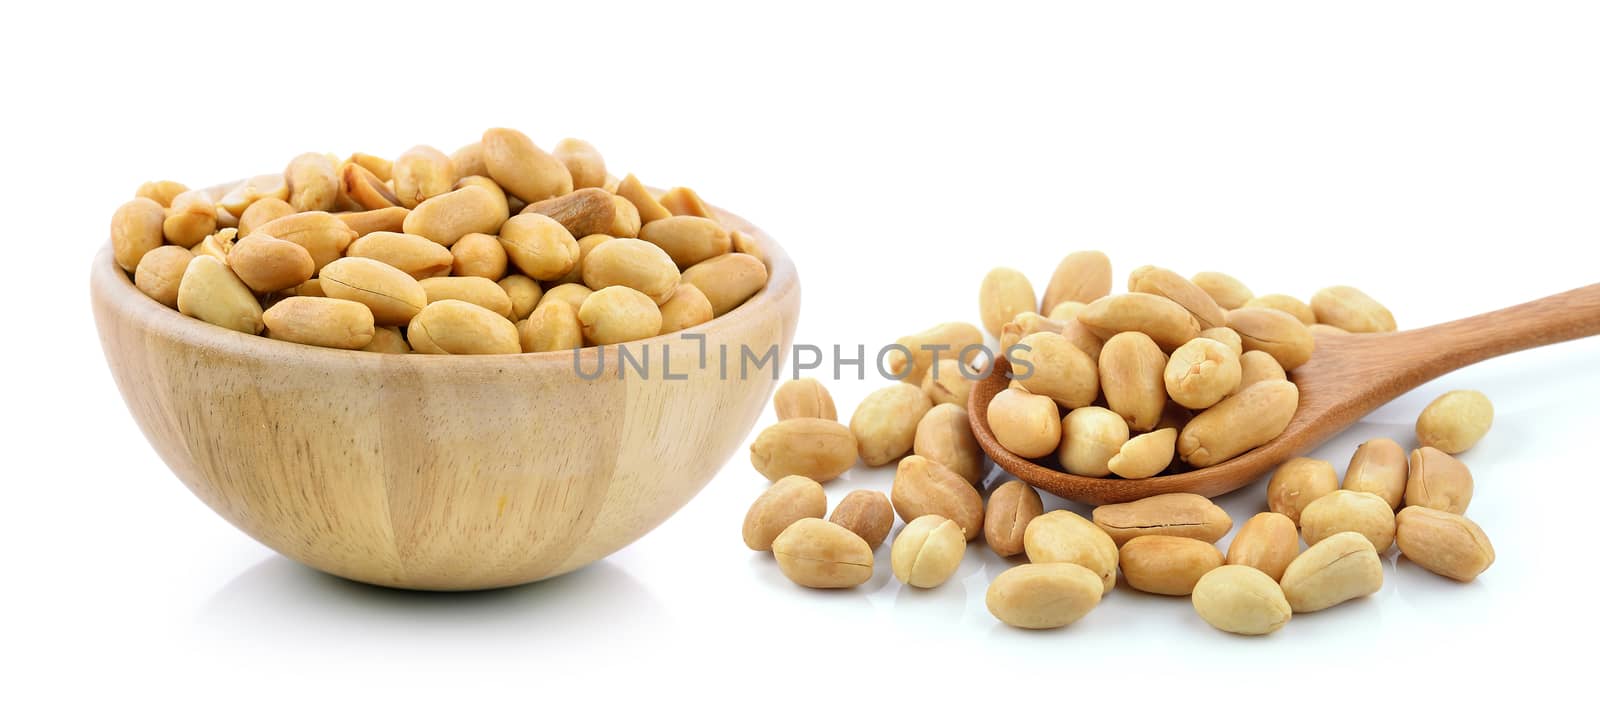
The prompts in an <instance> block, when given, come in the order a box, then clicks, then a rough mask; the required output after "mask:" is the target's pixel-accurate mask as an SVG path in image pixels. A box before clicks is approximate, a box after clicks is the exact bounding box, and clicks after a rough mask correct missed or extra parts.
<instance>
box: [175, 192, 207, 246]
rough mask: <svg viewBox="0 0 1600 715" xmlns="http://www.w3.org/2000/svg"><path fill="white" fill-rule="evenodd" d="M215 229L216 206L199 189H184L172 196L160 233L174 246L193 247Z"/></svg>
mask: <svg viewBox="0 0 1600 715" xmlns="http://www.w3.org/2000/svg"><path fill="white" fill-rule="evenodd" d="M216 230H217V207H216V204H214V203H212V202H211V197H210V196H209V195H207V194H206V192H205V191H203V190H201V189H193V190H190V191H185V192H183V193H181V194H178V195H177V196H175V197H173V198H172V206H171V207H169V208H168V209H167V215H166V218H165V219H164V220H163V221H162V223H161V233H162V234H163V235H165V236H166V237H167V242H168V243H171V244H173V245H175V246H183V247H184V248H193V247H194V245H195V244H197V243H199V242H200V241H201V240H203V239H205V237H206V236H209V235H211V234H212V233H215V232H216Z"/></svg>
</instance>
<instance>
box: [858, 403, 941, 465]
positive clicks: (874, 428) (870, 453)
mask: <svg viewBox="0 0 1600 715" xmlns="http://www.w3.org/2000/svg"><path fill="white" fill-rule="evenodd" d="M932 407H933V403H932V402H931V401H930V400H928V396H927V395H924V394H922V390H920V389H918V388H917V387H915V386H913V385H908V384H905V383H903V382H901V383H895V384H893V385H890V386H888V387H884V388H880V389H878V390H876V391H874V392H872V393H871V394H869V395H867V396H866V398H865V399H863V400H862V401H861V403H860V404H859V405H857V406H856V411H855V413H854V414H852V415H851V416H850V432H851V433H852V434H854V435H855V437H856V446H857V448H858V449H859V450H860V452H861V461H862V462H865V463H866V465H867V466H869V467H877V466H881V465H884V464H888V463H889V462H892V461H894V460H896V459H899V458H900V457H901V456H902V455H904V454H905V453H907V452H910V451H911V447H912V444H913V443H914V441H915V439H916V435H917V423H918V422H920V421H921V420H922V416H923V415H925V414H927V412H928V410H929V409H930V408H932Z"/></svg>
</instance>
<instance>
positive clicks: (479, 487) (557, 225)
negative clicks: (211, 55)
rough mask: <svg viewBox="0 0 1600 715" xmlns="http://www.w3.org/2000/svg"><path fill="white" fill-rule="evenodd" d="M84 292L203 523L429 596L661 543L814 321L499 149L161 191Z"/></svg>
mask: <svg viewBox="0 0 1600 715" xmlns="http://www.w3.org/2000/svg"><path fill="white" fill-rule="evenodd" d="M90 284H91V294H92V304H93V307H94V315H95V321H96V324H97V325H98V328H99V333H100V339H101V345H102V347H103V349H104V352H105V356H106V361H107V363H108V365H109V366H110V368H111V372H112V374H113V376H114V378H115V380H116V383H117V387H118V389H119V390H120V391H121V392H122V395H123V398H124V400H125V401H126V403H127V405H128V407H129V410H130V412H131V413H132V414H133V417H134V419H135V421H136V422H137V423H138V424H139V426H140V428H141V429H142V430H143V431H144V433H145V436H146V437H147V438H148V439H149V441H150V443H151V445H152V446H153V447H155V450H156V452H157V453H158V454H159V455H160V456H161V458H162V460H163V461H165V462H166V464H167V465H168V466H169V467H170V468H171V469H172V471H173V472H174V473H175V474H176V475H177V476H178V478H179V479H181V480H182V481H183V482H184V484H185V485H186V486H188V487H189V489H190V490H191V491H193V492H194V494H195V495H196V496H198V497H199V498H200V499H201V501H203V502H205V503H206V505H207V506H209V507H211V508H212V509H213V510H214V511H216V512H217V513H218V514H219V515H221V516H222V517H223V518H225V519H227V520H228V521H229V522H230V523H232V524H234V525H235V526H237V527H238V528H239V529H241V530H243V531H244V532H245V533H247V534H249V535H250V536H251V537H253V538H255V539H256V540H258V541H260V542H261V543H263V544H265V545H267V546H268V547H270V548H272V549H274V550H276V551H278V552H279V553H282V554H283V555H285V556H287V557H289V558H291V559H294V560H296V561H299V562H301V563H303V564H306V565H308V566H311V567H313V568H316V569H319V570H321V571H325V572H327V573H330V574H334V575H337V576H340V577H344V578H348V579H352V580H355V581H361V582H365V583H371V584H376V585H381V586H388V587H396V588H409V589H422V590H472V589H485V588H497V587H504V586H512V585H517V584H523V583H528V582H531V581H537V580H540V579H544V578H549V577H551V576H556V575H559V574H562V573H566V572H569V571H572V570H574V569H577V568H579V567H582V566H584V565H585V564H588V563H591V562H593V561H596V560H598V559H600V558H603V557H605V556H606V555H608V554H610V553H612V552H614V551H616V550H617V549H620V548H622V547H623V546H625V545H627V544H629V543H631V542H633V541H634V540H636V539H638V538H639V537H640V536H642V535H644V534H645V533H646V532H648V531H650V530H651V529H652V528H654V527H655V526H657V525H658V524H660V523H661V522H662V521H664V520H666V518H667V517H669V516H670V515H671V514H672V513H673V512H675V511H676V510H678V509H679V508H681V507H682V506H683V505H684V504H685V503H687V502H688V500H689V499H690V498H692V497H693V496H694V495H695V494H696V493H698V492H699V490H700V489H701V488H702V487H703V486H704V485H705V484H706V483H707V482H708V481H709V480H710V478H711V477H712V475H714V474H715V473H716V472H717V471H718V470H719V469H720V468H721V466H722V464H723V463H724V462H725V461H726V460H727V458H728V457H729V455H731V454H732V452H733V451H734V449H736V448H737V447H738V446H739V445H740V443H741V442H742V441H743V440H744V437H745V435H746V434H747V433H748V432H749V429H750V427H751V426H752V425H753V424H754V422H755V419H756V417H757V416H758V415H759V413H760V411H761V409H762V407H763V406H764V405H765V404H766V401H767V398H768V396H769V395H770V394H771V391H772V388H773V385H774V383H775V375H774V373H773V372H772V371H767V370H756V371H753V372H752V371H746V370H741V369H739V368H738V366H736V365H734V363H735V362H736V361H738V360H740V359H742V358H741V356H742V355H743V354H745V353H747V352H754V353H756V354H767V353H770V352H776V354H777V355H778V356H780V357H779V359H781V356H782V355H785V354H787V353H788V351H789V349H790V344H791V341H792V339H793V334H794V328H795V323H796V321H797V319H798V315H799V309H800V286H799V280H798V277H797V275H796V273H795V269H794V266H793V264H792V263H791V262H790V260H789V258H788V256H787V255H786V254H785V253H784V251H783V249H782V248H781V247H780V246H778V244H777V243H776V242H774V241H773V240H772V239H771V238H770V237H768V236H767V235H766V234H765V233H763V232H762V231H761V230H760V229H758V228H756V227H755V226H754V225H752V224H750V223H749V222H747V221H745V220H744V219H742V218H740V217H738V216H736V215H733V214H731V213H728V212H726V211H723V210H721V209H718V208H715V207H712V206H710V205H708V204H706V203H705V202H703V201H702V200H701V199H700V197H699V196H698V195H696V194H695V192H693V191H692V190H689V189H686V188H681V187H680V188H674V189H671V190H668V191H665V192H662V191H657V190H655V189H651V188H648V187H646V186H645V185H644V184H642V183H641V182H640V181H639V180H638V179H637V178H635V177H634V176H632V175H628V176H626V177H625V178H622V179H618V178H616V177H615V176H613V175H611V174H610V173H608V172H607V171H606V168H605V164H604V162H603V160H602V158H601V156H600V154H599V153H598V152H597V151H595V149H594V148H593V147H591V146H590V145H588V144H587V143H585V142H582V141H577V140H571V139H569V140H564V141H562V142H560V143H558V144H556V145H555V146H554V148H553V150H551V151H549V152H546V151H544V150H542V149H540V148H539V147H538V146H537V145H535V143H534V142H533V141H532V140H531V139H529V138H528V137H527V136H526V135H524V134H522V133H521V132H518V131H515V130H511V129H490V130H488V131H486V132H484V134H483V136H482V138H481V140H480V141H477V142H473V143H471V144H468V145H467V146H465V147H462V148H461V149H460V150H459V151H457V152H455V153H454V154H451V155H447V154H444V153H443V152H440V151H439V150H437V149H433V148H431V147H427V146H419V147H415V148H413V149H410V150H407V151H406V152H404V153H402V154H401V155H399V156H398V157H396V158H394V159H393V160H387V159H381V158H378V157H375V156H372V155H367V154H353V155H351V156H349V157H348V158H346V159H342V160H341V159H338V158H336V157H333V156H331V155H324V154H303V155H301V156H298V157H295V158H294V159H293V160H292V161H290V162H289V164H288V166H287V168H286V169H285V170H284V171H282V172H281V173H272V174H263V175H260V176H256V177H253V178H249V179H245V180H243V181H239V182H233V183H230V184H225V185H221V186H216V187H210V188H204V189H189V188H187V187H185V186H183V185H181V184H177V183H176V182H151V183H148V184H145V185H144V186H142V187H140V188H139V189H138V191H137V192H136V196H135V198H134V199H133V200H131V201H129V202H127V203H126V204H124V205H123V206H122V207H120V208H118V209H117V211H116V213H115V215H114V216H113V218H112V222H111V241H110V243H109V245H108V246H106V248H105V249H104V250H102V251H101V252H100V253H99V255H98V256H96V258H95V261H94V265H93V268H92V271H91V281H90Z"/></svg>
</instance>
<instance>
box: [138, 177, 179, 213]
mask: <svg viewBox="0 0 1600 715" xmlns="http://www.w3.org/2000/svg"><path fill="white" fill-rule="evenodd" d="M188 190H189V187H187V186H184V185H183V184H180V183H178V182H176V181H146V182H144V183H143V184H140V185H139V188H138V189H137V190H135V191H134V192H133V196H134V198H140V199H150V200H151V201H154V202H156V203H157V204H160V205H161V208H166V207H168V206H171V205H172V199H173V198H174V197H176V196H177V195H178V194H181V193H183V192H185V191H188Z"/></svg>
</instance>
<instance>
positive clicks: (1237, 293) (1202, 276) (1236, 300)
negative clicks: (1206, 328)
mask: <svg viewBox="0 0 1600 715" xmlns="http://www.w3.org/2000/svg"><path fill="white" fill-rule="evenodd" d="M1189 280H1190V281H1192V282H1193V283H1194V284H1195V285H1197V286H1199V287H1200V290H1203V291H1205V292H1206V295H1209V296H1211V299H1212V300H1214V301H1216V302H1217V305H1218V306H1220V307H1221V308H1222V309H1223V310H1234V309H1237V308H1243V307H1244V304H1245V303H1248V302H1250V299H1251V298H1254V297H1255V294H1254V293H1251V292H1250V289H1249V288H1246V287H1245V285H1244V283H1242V282H1240V281H1239V279H1238V278H1234V277H1233V276H1230V275H1228V274H1226V273H1215V272H1211V271H1205V272H1201V273H1196V274H1194V275H1193V276H1191V277H1190V278H1189Z"/></svg>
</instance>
